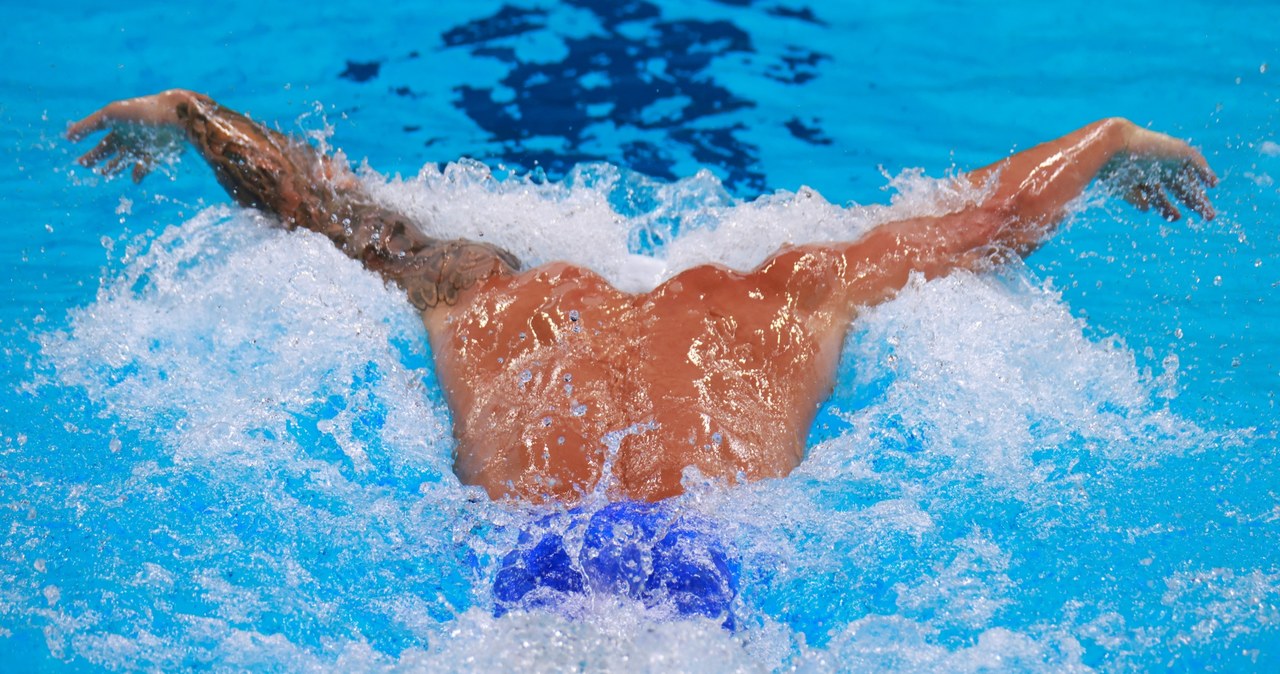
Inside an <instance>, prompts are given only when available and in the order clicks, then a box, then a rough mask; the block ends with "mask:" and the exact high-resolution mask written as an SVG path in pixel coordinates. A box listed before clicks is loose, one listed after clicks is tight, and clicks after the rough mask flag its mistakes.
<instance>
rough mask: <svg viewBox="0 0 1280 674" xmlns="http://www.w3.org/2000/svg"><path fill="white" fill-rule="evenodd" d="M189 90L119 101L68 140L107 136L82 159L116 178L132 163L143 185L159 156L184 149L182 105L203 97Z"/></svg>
mask: <svg viewBox="0 0 1280 674" xmlns="http://www.w3.org/2000/svg"><path fill="white" fill-rule="evenodd" d="M199 96H200V95H199V94H196V93H195V92H192V91H187V90H185V89H170V90H168V91H164V92H161V93H158V94H154V95H151V96H142V97H140V98H130V99H126V100H121V101H116V102H114V103H110V104H108V105H107V106H105V107H103V108H102V109H101V110H98V111H97V112H95V113H93V114H91V115H89V116H88V117H85V118H84V119H82V120H80V121H78V122H76V123H74V124H72V125H71V126H69V127H68V128H67V140H70V141H72V142H76V141H79V140H81V139H83V138H85V137H86V136H89V135H91V134H93V133H97V132H98V131H102V130H107V135H106V136H104V137H103V138H102V140H101V141H99V142H98V144H97V145H96V146H94V148H93V149H91V150H89V151H88V152H86V153H84V155H82V156H81V157H80V159H79V160H78V161H79V163H80V165H82V166H85V167H93V166H95V165H98V164H101V167H100V168H99V171H100V172H101V173H102V174H103V175H106V176H108V177H110V176H114V175H116V174H118V173H120V172H121V171H122V170H124V169H125V168H126V167H128V166H129V165H130V164H132V167H133V171H132V175H133V181H134V182H141V181H142V179H143V178H144V177H146V175H147V174H148V173H150V172H151V170H152V169H153V168H155V165H156V161H157V157H158V156H160V155H163V154H172V153H175V152H176V151H179V150H181V148H182V142H183V140H184V136H183V133H182V128H181V123H180V121H179V119H178V112H177V109H178V106H179V105H180V104H182V103H183V102H186V101H190V100H192V99H193V98H195V97H199Z"/></svg>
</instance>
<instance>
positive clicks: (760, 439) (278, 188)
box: [67, 90, 1216, 501]
mask: <svg viewBox="0 0 1280 674" xmlns="http://www.w3.org/2000/svg"><path fill="white" fill-rule="evenodd" d="M99 130H109V133H108V135H107V136H106V137H105V138H104V139H103V140H102V141H101V142H100V143H99V145H98V146H97V147H95V148H94V149H92V150H90V151H89V152H88V153H86V154H85V155H84V156H83V157H82V158H81V163H83V164H85V165H86V166H91V165H94V164H98V163H102V165H103V170H104V171H105V172H106V173H116V172H119V171H121V170H125V169H130V170H132V171H133V176H134V179H135V180H141V179H142V177H143V176H145V175H146V173H147V171H148V170H149V168H150V166H151V162H152V161H153V159H152V154H151V152H152V150H153V149H154V147H155V144H156V143H157V140H156V138H157V136H158V135H162V134H164V133H166V132H168V133H181V134H184V135H185V139H186V140H187V141H189V142H190V143H191V144H192V145H193V146H194V147H195V148H196V149H197V150H198V151H199V152H200V154H201V155H202V156H203V157H204V158H205V160H206V161H207V162H209V164H210V165H211V166H212V167H213V169H214V172H215V174H216V175H217V177H218V180H219V181H220V182H221V183H222V185H223V186H224V187H225V188H226V189H227V191H228V192H229V193H230V194H231V195H232V196H233V197H234V198H235V199H236V200H237V201H238V202H239V203H240V204H242V205H244V206H250V207H254V208H258V209H262V210H264V211H267V212H270V213H273V214H275V215H276V216H278V217H279V218H280V219H281V221H283V222H284V223H285V224H286V226H289V227H304V228H306V229H311V230H314V231H317V232H319V233H321V234H324V235H325V236H327V237H329V238H330V239H331V240H332V241H333V242H334V243H335V245H337V246H338V247H339V248H340V249H341V250H342V251H343V252H345V253H346V254H347V255H349V256H351V257H353V258H355V259H358V260H360V261H361V262H362V263H364V265H365V266H366V267H368V268H369V269H371V270H373V271H376V272H378V273H380V274H382V275H383V277H384V278H386V279H387V280H389V281H392V282H395V283H397V284H398V285H400V286H401V287H403V288H404V289H405V291H406V293H407V295H408V297H409V299H410V301H411V302H413V304H414V305H415V306H416V307H417V308H418V309H419V310H420V311H421V312H422V317H423V322H424V324H425V325H426V328H427V332H428V335H429V337H430V341H431V346H432V351H433V353H434V354H435V361H436V368H437V372H438V374H439V377H440V381H441V384H442V386H443V388H444V391H445V396H446V400H447V401H448V404H449V407H450V409H451V411H452V413H453V419H454V433H455V435H456V436H457V439H458V447H457V451H456V457H455V464H454V468H455V471H456V472H457V474H458V477H459V478H460V479H461V480H462V481H463V482H465V483H467V484H473V485H479V486H481V487H483V488H484V489H485V490H486V491H487V492H488V493H489V495H490V496H491V497H493V498H501V497H504V496H511V497H517V498H522V499H527V500H532V501H546V500H561V501H573V500H577V499H578V498H581V496H582V495H584V494H586V493H588V492H591V491H593V490H596V489H602V490H604V492H605V493H606V494H607V495H608V496H609V497H611V498H614V499H622V498H628V499H646V500H657V499H661V498H665V497H668V496H672V495H675V494H678V493H680V492H681V491H682V484H681V482H682V477H683V476H684V475H685V474H686V471H687V470H688V469H689V468H696V469H697V471H698V472H700V473H701V475H703V476H705V477H710V478H714V479H727V480H730V481H734V480H739V479H746V480H754V479H760V478H766V477H778V476H783V475H786V474H787V473H789V472H790V471H791V470H792V469H794V468H795V467H796V466H797V465H798V464H799V463H800V461H801V459H802V458H803V455H804V447H805V441H806V436H807V434H808V430H809V426H810V424H811V422H812V421H813V418H814V415H815V414H816V412H817V409H818V407H819V405H820V404H821V403H822V401H823V400H825V399H826V398H827V396H828V395H830V392H831V387H832V383H833V377H834V373H835V370H836V365H837V359H838V357H839V354H840V349H841V343H842V341H843V339H844V336H845V333H846V331H847V329H848V325H849V324H850V322H851V320H852V319H853V317H854V316H855V315H856V313H857V312H858V310H859V309H860V308H862V307H867V306H871V305H874V304H877V303H879V302H883V301H885V300H887V299H890V298H892V297H893V296H894V294H895V293H897V292H898V291H899V290H900V289H901V288H902V287H903V286H904V285H905V284H906V283H907V282H908V280H909V278H910V275H911V274H912V273H919V274H922V275H924V276H925V277H927V278H932V277H937V276H942V275H945V274H947V273H949V272H951V271H953V270H956V269H968V270H975V271H980V270H983V269H986V268H989V267H990V266H991V265H992V264H994V263H998V262H999V260H1000V259H1002V258H1004V257H1007V256H1010V255H1025V254H1026V253H1028V252H1030V251H1031V250H1033V249H1034V248H1035V247H1036V246H1037V245H1039V244H1040V243H1041V242H1042V241H1043V240H1044V239H1045V238H1046V237H1047V236H1048V235H1049V234H1050V233H1051V232H1052V230H1053V228H1054V226H1055V225H1056V224H1057V223H1058V222H1059V221H1061V220H1062V218H1063V217H1064V216H1065V214H1066V207H1067V204H1068V202H1070V201H1071V200H1072V199H1074V198H1075V197H1077V196H1078V195H1079V194H1080V192H1081V191H1082V190H1083V189H1084V188H1085V187H1086V186H1087V185H1088V184H1089V183H1090V182H1091V181H1092V180H1093V179H1094V178H1095V177H1098V176H1099V175H1100V174H1105V175H1106V176H1107V177H1108V178H1109V181H1110V184H1111V186H1112V188H1113V189H1115V190H1117V192H1118V193H1119V194H1120V195H1121V196H1123V197H1124V198H1125V199H1126V200H1128V201H1130V202H1131V203H1133V204H1134V205H1135V206H1137V207H1139V208H1141V209H1143V210H1146V209H1149V208H1156V209H1157V210H1158V211H1159V212H1160V213H1161V214H1162V215H1164V217H1165V218H1167V219H1171V220H1172V219H1176V218H1177V217H1179V216H1180V213H1179V211H1178V209H1177V207H1176V206H1175V203H1176V202H1181V203H1183V204H1185V205H1186V206H1188V207H1190V208H1191V209H1193V210H1194V211H1196V212H1197V213H1198V214H1199V215H1200V216H1201V217H1204V218H1212V217H1213V209H1212V207H1211V206H1210V204H1209V201H1208V199H1207V197H1206V195H1205V187H1206V186H1212V185H1213V184H1214V182H1215V181H1216V178H1215V177H1214V175H1213V173H1212V172H1211V171H1210V169H1209V167H1208V165H1207V164H1206V163H1205V161H1204V159H1203V157H1201V156H1200V154H1199V153H1197V152H1196V151H1195V150H1193V149H1191V148H1190V147H1189V146H1188V145H1187V144H1186V143H1183V142H1182V141H1180V140H1176V139H1174V138H1170V137H1168V136H1165V135H1162V134H1158V133H1155V132H1152V131H1148V130H1145V129H1142V128H1139V127H1136V126H1134V125H1133V124H1131V123H1130V122H1127V121H1125V120H1122V119H1106V120H1102V121H1099V122H1095V123H1093V124H1090V125H1088V126H1086V127H1084V128H1082V129H1080V130H1078V131H1075V132H1073V133H1071V134H1068V135H1066V136H1064V137H1062V138H1060V139H1058V140H1055V141H1051V142H1049V143H1045V144H1043V145H1039V146H1036V147H1034V148H1031V149H1029V150H1026V151H1023V152H1020V153H1018V154H1015V155H1013V156H1011V157H1009V158H1008V159H1005V160H1003V161H1000V162H997V163H995V164H992V165H991V166H988V167H985V168H983V169H979V170H977V171H974V172H972V173H969V174H966V175H965V176H964V178H967V179H968V180H970V181H972V182H973V183H975V184H979V185H987V184H989V189H988V190H986V191H985V192H984V193H985V194H986V196H985V197H984V198H983V199H982V200H981V201H979V202H977V203H972V204H970V205H968V206H967V207H966V208H964V209H962V210H960V211H957V212H954V213H950V214H948V215H943V216H939V217H929V218H917V219H911V220H902V221H898V222H890V223H886V224H883V225H881V226H879V227H877V228H875V229H874V230H872V231H871V232H869V233H867V234H866V235H865V236H863V237H862V238H860V239H858V240H856V241H851V242H832V243H820V244H806V245H802V246H793V247H787V248H784V249H782V250H780V251H778V252H777V253H775V254H774V255H773V256H771V257H770V258H769V259H768V260H766V261H765V262H764V263H763V264H761V265H760V266H759V267H757V268H756V269H754V270H752V271H749V272H737V271H733V270H730V269H726V268H724V267H720V266H715V265H706V266H701V267H696V268H693V269H690V270H687V271H685V272H682V273H680V274H678V275H677V276H675V277H674V278H672V279H671V280H669V281H667V282H665V283H663V284H662V285H661V286H659V287H658V288H656V289H654V290H653V291H651V292H648V293H643V294H629V293H623V292H621V291H619V290H617V289H615V288H613V287H612V286H611V285H610V284H609V283H608V282H607V281H605V280H604V279H603V278H601V277H600V276H599V275H597V274H595V273H593V272H591V271H590V270H587V269H584V268H582V267H578V266H575V265H570V264H566V263H551V264H547V265H544V266H541V267H537V268H534V269H528V270H523V271H521V270H519V265H518V263H517V261H516V260H515V258H514V257H513V256H511V255H510V254H508V253H506V252H505V251H502V250H500V249H498V248H495V247H493V246H490V245H487V244H480V243H475V242H469V241H462V240H454V241H444V240H439V239H433V238H431V237H427V236H425V235H423V234H422V233H421V232H420V230H418V229H417V228H416V227H415V226H414V225H413V223H411V222H410V221H409V220H408V219H407V218H405V217H404V216H402V215H400V214H398V213H396V212H394V211H392V210H388V209H387V208H385V207H383V206H381V205H378V204H376V203H375V202H374V201H373V200H372V199H371V198H369V196H368V195H367V194H366V193H365V192H364V190H363V189H362V188H361V185H360V183H359V181H358V180H356V178H355V176H353V175H352V174H351V172H350V170H349V169H348V168H347V166H346V165H345V162H343V161H342V160H341V159H340V158H337V159H335V158H330V157H326V156H323V155H321V154H319V153H318V152H316V151H315V150H314V149H313V148H311V147H310V146H308V145H306V144H305V143H301V142H297V141H293V140H291V139H289V138H287V137H285V136H283V135H281V134H279V133H276V132H274V131H270V130H268V129H266V128H265V127H263V126H262V125H260V124H258V123H256V122H253V121H251V120H249V119H248V118H247V117H245V116H243V115H240V114H239V113H236V112H233V111H231V110H228V109H226V108H223V107H222V106H220V105H218V104H216V103H214V102H213V101H212V100H211V99H209V98H207V97H205V96H201V95H199V94H195V93H192V92H189V91H183V90H172V91H167V92H163V93H160V94H156V95H154V96H148V97H143V98H137V99H131V100H127V101H119V102H116V103H112V104H110V105H108V106H107V107H105V108H103V109H102V110H100V111H98V112H96V113H94V114H93V115H90V116H89V117H87V118H85V119H84V120H82V121H80V122H77V123H75V124H73V125H72V126H71V127H70V129H69V130H68V134H67V135H68V137H69V138H71V139H72V140H78V139H80V138H83V137H84V136H86V135H88V134H90V133H93V132H95V131H99Z"/></svg>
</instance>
